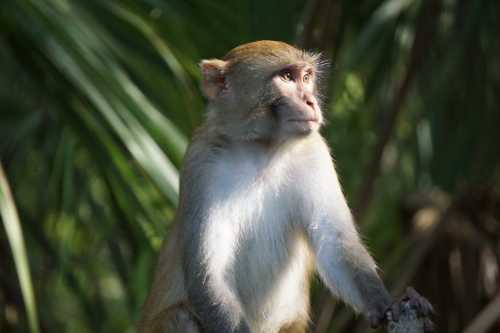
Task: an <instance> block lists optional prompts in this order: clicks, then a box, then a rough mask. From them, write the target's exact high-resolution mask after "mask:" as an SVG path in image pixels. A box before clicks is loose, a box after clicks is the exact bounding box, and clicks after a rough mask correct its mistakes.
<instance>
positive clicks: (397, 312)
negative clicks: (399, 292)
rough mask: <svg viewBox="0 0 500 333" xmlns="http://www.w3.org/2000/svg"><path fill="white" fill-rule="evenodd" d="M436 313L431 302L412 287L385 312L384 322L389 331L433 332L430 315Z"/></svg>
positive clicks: (395, 332)
mask: <svg viewBox="0 0 500 333" xmlns="http://www.w3.org/2000/svg"><path fill="white" fill-rule="evenodd" d="M433 313H434V309H433V307H432V305H431V303H430V302H429V301H428V300H427V299H426V298H425V297H423V296H421V295H420V294H419V293H417V292H416V291H415V289H413V288H412V287H408V288H406V291H405V293H404V294H403V296H401V298H400V299H399V300H398V301H396V302H394V303H393V304H392V305H391V306H389V308H388V309H387V310H386V311H385V312H384V318H383V323H384V324H385V325H387V328H388V330H389V332H394V333H397V332H432V331H434V325H433V323H432V321H431V320H430V319H429V317H430V316H431V315H432V314H433Z"/></svg>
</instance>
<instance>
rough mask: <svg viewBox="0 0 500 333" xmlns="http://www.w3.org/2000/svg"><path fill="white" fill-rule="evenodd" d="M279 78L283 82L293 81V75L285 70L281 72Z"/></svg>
mask: <svg viewBox="0 0 500 333" xmlns="http://www.w3.org/2000/svg"><path fill="white" fill-rule="evenodd" d="M280 76H281V78H282V79H283V80H284V81H293V75H292V72H290V71H289V70H285V71H283V72H282V73H281V74H280Z"/></svg>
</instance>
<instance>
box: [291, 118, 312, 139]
mask: <svg viewBox="0 0 500 333" xmlns="http://www.w3.org/2000/svg"><path fill="white" fill-rule="evenodd" d="M287 127H288V128H287V131H286V132H288V133H289V134H291V135H294V134H295V135H298V136H305V135H308V134H311V133H314V132H317V131H318V130H319V127H320V123H319V122H318V121H317V120H303V121H291V122H288V123H287Z"/></svg>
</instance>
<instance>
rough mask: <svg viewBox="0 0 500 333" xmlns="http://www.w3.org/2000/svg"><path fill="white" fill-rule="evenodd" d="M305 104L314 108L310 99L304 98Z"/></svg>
mask: <svg viewBox="0 0 500 333" xmlns="http://www.w3.org/2000/svg"><path fill="white" fill-rule="evenodd" d="M306 104H307V105H309V106H310V107H311V108H313V109H314V102H313V101H311V100H310V99H308V100H306Z"/></svg>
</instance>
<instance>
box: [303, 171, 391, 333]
mask: <svg viewBox="0 0 500 333" xmlns="http://www.w3.org/2000/svg"><path fill="white" fill-rule="evenodd" d="M332 169H333V166H332ZM331 171H332V172H331V175H325V178H321V179H322V180H321V182H320V183H319V182H318V183H315V187H316V192H315V193H320V195H315V196H314V197H313V198H312V200H313V202H311V205H310V207H312V208H313V209H312V210H311V214H310V216H309V221H308V222H307V225H306V230H307V233H308V235H309V238H310V241H311V244H312V247H313V249H314V252H315V254H316V267H317V270H318V273H319V275H320V277H321V278H322V280H323V281H324V283H325V284H326V285H327V286H328V287H329V289H330V290H331V291H332V292H333V293H334V294H335V295H337V296H338V297H340V298H341V299H342V300H343V301H345V302H346V303H348V304H350V305H351V306H352V307H353V308H354V309H355V310H356V311H360V312H362V313H363V314H364V315H365V316H366V317H367V318H368V319H369V320H370V322H371V323H372V325H374V326H378V325H379V324H380V323H381V322H380V321H381V320H383V318H384V313H385V311H386V309H387V308H388V306H389V305H390V303H391V297H390V295H389V293H388V292H387V290H386V288H385V286H384V284H383V282H382V281H381V279H380V278H379V276H378V274H377V271H376V270H377V267H376V264H375V262H374V260H373V259H372V257H371V256H370V254H369V253H368V251H367V250H366V249H365V247H364V246H363V244H362V242H361V240H360V238H359V235H358V233H357V230H356V228H355V226H354V223H353V219H352V215H351V212H350V210H349V207H348V206H347V203H346V200H345V198H344V195H343V193H342V190H341V188H340V184H339V182H338V179H337V176H336V174H335V171H334V170H331ZM318 187H320V188H321V190H320V191H318Z"/></svg>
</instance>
